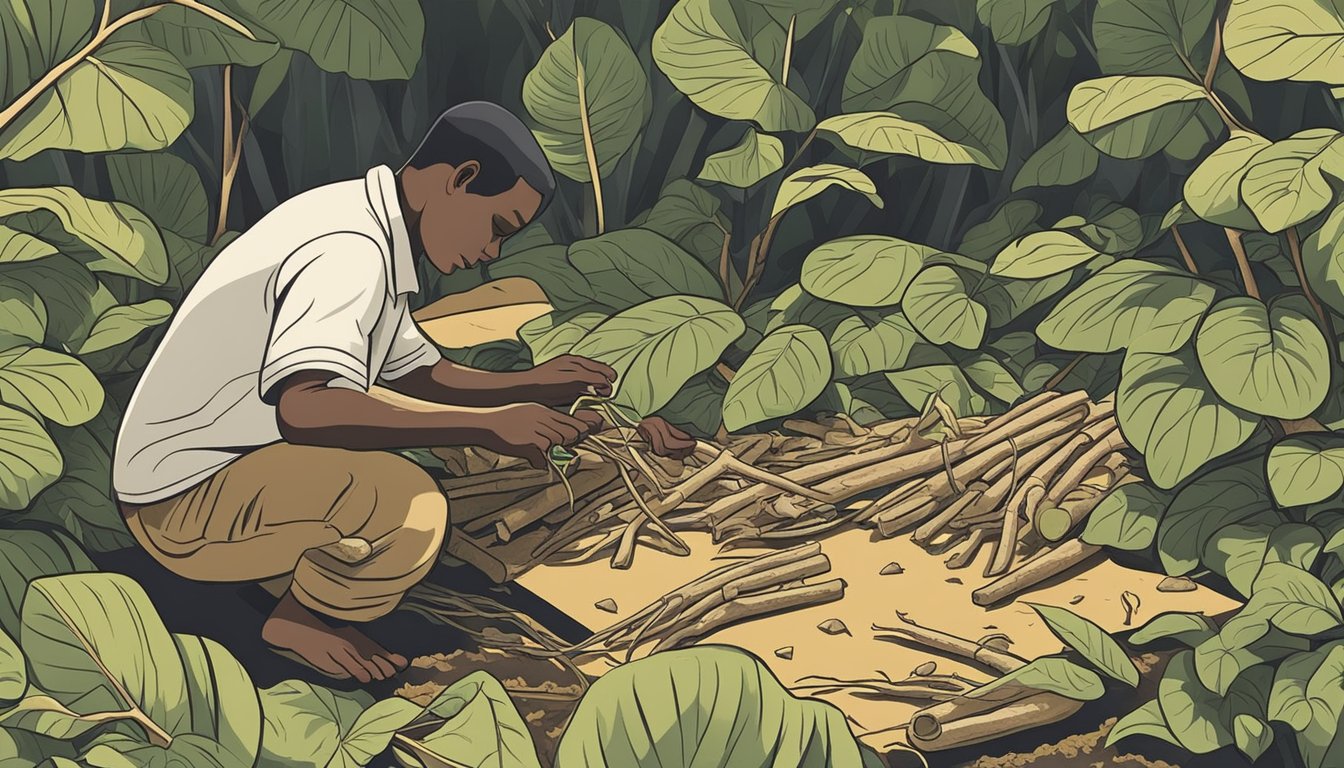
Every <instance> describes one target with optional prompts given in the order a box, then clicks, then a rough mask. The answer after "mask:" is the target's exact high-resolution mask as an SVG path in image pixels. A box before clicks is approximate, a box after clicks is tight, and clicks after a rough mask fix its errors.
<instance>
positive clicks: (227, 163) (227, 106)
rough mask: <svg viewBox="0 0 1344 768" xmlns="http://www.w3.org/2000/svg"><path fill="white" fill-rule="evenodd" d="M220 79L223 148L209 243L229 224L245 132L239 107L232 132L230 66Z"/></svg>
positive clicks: (226, 228) (243, 115)
mask: <svg viewBox="0 0 1344 768" xmlns="http://www.w3.org/2000/svg"><path fill="white" fill-rule="evenodd" d="M223 80H224V125H223V149H222V150H221V152H220V160H219V169H220V174H219V216H218V217H216V220H215V231H214V234H213V235H211V237H210V244H211V245H213V244H215V243H217V242H219V239H220V238H221V237H223V236H224V233H225V232H226V231H228V223H229V199H230V198H231V197H232V196H233V180H234V179H235V178H236V177H237V175H238V163H239V161H240V160H241V159H242V157H243V137H244V135H245V134H246V133H247V123H248V117H247V111H246V110H244V109H242V107H241V106H240V107H239V109H238V112H239V115H240V116H241V118H240V122H239V124H238V133H237V134H236V135H235V134H234V132H233V65H232V64H225V65H224V71H223Z"/></svg>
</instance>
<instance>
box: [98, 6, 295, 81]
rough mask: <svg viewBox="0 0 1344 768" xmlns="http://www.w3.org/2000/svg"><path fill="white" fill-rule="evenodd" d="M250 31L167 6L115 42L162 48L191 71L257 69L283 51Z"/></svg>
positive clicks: (119, 33)
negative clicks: (220, 67) (222, 66)
mask: <svg viewBox="0 0 1344 768" xmlns="http://www.w3.org/2000/svg"><path fill="white" fill-rule="evenodd" d="M244 26H246V25H244ZM249 32H250V33H251V37H249V36H247V35H244V34H242V33H241V32H240V31H238V30H236V29H233V28H232V27H230V26H228V25H225V24H223V23H221V22H219V21H217V20H215V19H212V18H210V17H209V16H206V15H205V14H203V13H200V12H198V11H196V10H195V9H192V8H187V7H185V6H180V5H165V6H164V7H163V8H161V9H160V10H159V11H157V12H156V13H155V14H154V15H153V16H150V17H149V18H146V19H141V20H139V21H137V22H135V23H134V24H128V25H127V26H125V27H122V28H121V29H120V30H118V31H117V32H116V34H114V35H113V36H112V40H113V41H121V40H134V41H139V42H143V43H148V44H150V45H153V46H156V47H158V48H162V49H164V50H166V51H168V52H169V53H171V54H172V55H173V56H174V57H175V58H176V59H177V60H178V61H180V62H181V63H182V66H184V67H188V68H194V67H213V66H218V65H220V64H239V65H241V66H244V67H256V66H260V65H261V64H263V63H265V62H267V61H269V60H270V59H271V57H272V56H274V55H275V54H276V52H277V51H278V50H280V46H279V44H277V43H276V42H275V41H273V40H268V39H266V38H265V35H264V34H261V35H260V36H259V35H258V32H259V30H249Z"/></svg>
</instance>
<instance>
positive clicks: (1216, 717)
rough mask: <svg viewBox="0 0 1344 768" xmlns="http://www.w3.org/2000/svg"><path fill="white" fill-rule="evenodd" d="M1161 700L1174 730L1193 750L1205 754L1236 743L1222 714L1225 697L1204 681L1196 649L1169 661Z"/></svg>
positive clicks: (1163, 710)
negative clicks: (1215, 692) (1212, 689)
mask: <svg viewBox="0 0 1344 768" xmlns="http://www.w3.org/2000/svg"><path fill="white" fill-rule="evenodd" d="M1157 701H1158V704H1159V706H1160V707H1161V713H1162V718H1163V719H1164V720H1165V721H1166V723H1167V725H1168V726H1169V727H1170V729H1171V733H1172V734H1173V735H1174V736H1175V737H1176V739H1177V740H1178V741H1179V742H1180V744H1181V746H1183V747H1185V748H1186V749H1188V750H1190V751H1191V752H1194V753H1195V754H1199V755H1202V754H1206V753H1209V752H1212V751H1214V750H1215V749H1218V748H1219V747H1222V746H1226V745H1228V744H1231V743H1232V735H1231V733H1230V732H1229V731H1228V729H1227V726H1226V725H1225V724H1224V722H1223V718H1222V717H1221V712H1220V704H1221V701H1222V699H1221V697H1219V696H1218V695H1216V694H1214V693H1213V692H1212V691H1210V690H1208V689H1207V688H1205V687H1204V686H1203V685H1201V684H1200V682H1199V676H1198V673H1197V672H1196V671H1195V654H1194V652H1193V651H1181V652H1180V653H1177V654H1176V655H1175V656H1173V657H1172V659H1171V661H1170V662H1168V663H1167V669H1166V672H1165V673H1164V674H1163V675H1162V680H1161V681H1160V682H1159V683H1158V693H1157Z"/></svg>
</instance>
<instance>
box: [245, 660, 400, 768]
mask: <svg viewBox="0 0 1344 768" xmlns="http://www.w3.org/2000/svg"><path fill="white" fill-rule="evenodd" d="M259 693H260V696H261V708H262V712H263V714H264V715H265V719H266V736H265V738H264V739H262V741H261V754H260V764H262V765H286V766H294V768H304V767H306V768H326V766H328V765H329V764H331V762H332V760H333V759H334V758H337V757H338V755H339V753H340V751H341V742H342V741H343V740H344V739H345V738H346V736H347V735H348V734H349V733H350V730H351V728H352V726H354V724H355V721H356V720H358V719H359V717H360V716H361V715H362V714H364V711H365V710H366V709H368V708H369V707H370V706H372V705H373V697H371V696H369V694H367V693H365V692H363V691H352V692H350V693H345V692H342V691H333V690H330V689H328V688H324V687H322V686H317V685H312V684H310V683H307V682H304V681H302V680H286V681H284V682H282V683H278V684H277V685H274V686H272V687H270V688H266V689H264V690H262V691H260V692H259ZM407 703H408V704H409V703H410V702H407ZM408 714H410V712H409V711H408ZM407 722H410V718H408V719H407ZM341 757H344V756H343V755H342V756H341ZM339 764H340V763H339V762H338V763H337V765H339Z"/></svg>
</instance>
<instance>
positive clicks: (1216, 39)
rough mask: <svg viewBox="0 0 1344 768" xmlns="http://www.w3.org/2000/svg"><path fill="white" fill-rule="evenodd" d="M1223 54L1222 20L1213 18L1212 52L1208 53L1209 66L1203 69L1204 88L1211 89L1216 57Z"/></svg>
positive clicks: (1215, 69) (1215, 70)
mask: <svg viewBox="0 0 1344 768" xmlns="http://www.w3.org/2000/svg"><path fill="white" fill-rule="evenodd" d="M1222 55H1223V22H1222V20H1221V19H1214V20H1213V52H1212V53H1210V54H1209V68H1208V69H1206V70H1205V71H1204V90H1206V91H1209V92H1212V91H1213V76H1214V75H1215V74H1217V72H1218V59H1219V58H1221V57H1222Z"/></svg>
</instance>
